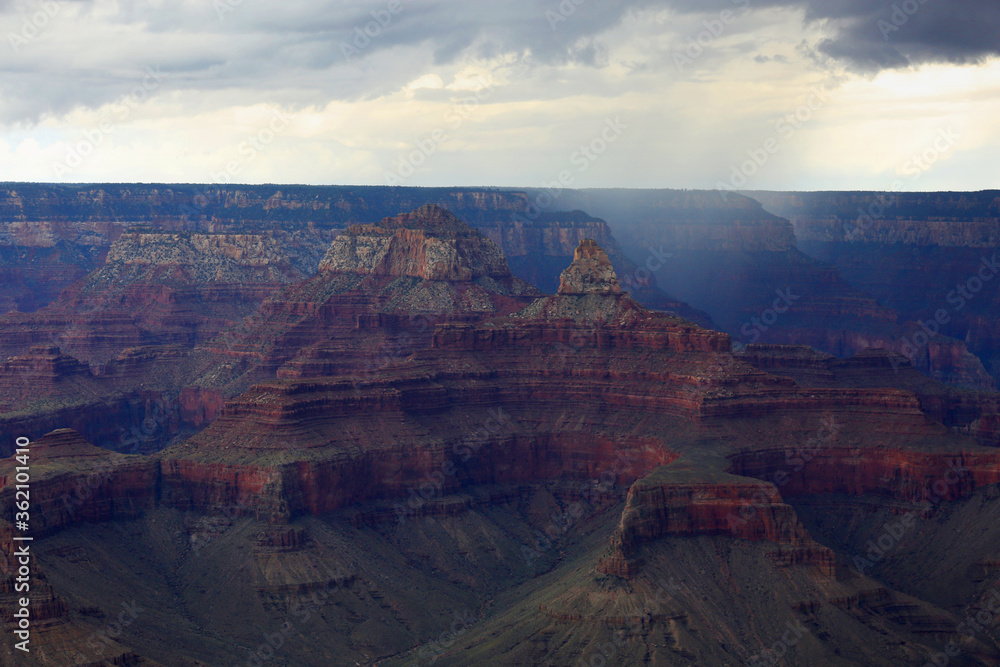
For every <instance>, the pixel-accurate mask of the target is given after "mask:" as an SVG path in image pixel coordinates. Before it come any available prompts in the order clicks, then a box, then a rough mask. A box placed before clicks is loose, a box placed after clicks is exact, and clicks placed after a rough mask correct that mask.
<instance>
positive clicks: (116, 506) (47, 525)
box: [0, 429, 158, 537]
mask: <svg viewBox="0 0 1000 667" xmlns="http://www.w3.org/2000/svg"><path fill="white" fill-rule="evenodd" d="M28 449H29V455H28V456H29V459H28V460H29V462H30V467H31V475H30V476H31V501H30V504H31V522H30V525H31V534H32V535H34V536H35V537H42V536H44V535H49V534H52V533H55V532H58V531H60V530H62V529H64V528H66V527H67V526H70V525H72V524H73V523H76V522H80V521H87V522H99V521H110V520H113V519H133V518H136V517H137V516H139V515H140V514H141V513H142V512H144V511H145V510H147V509H150V508H151V507H153V505H154V504H155V501H156V487H157V474H158V469H157V468H158V466H157V464H156V461H154V460H152V459H149V458H145V457H139V456H123V455H119V454H115V453H113V452H109V451H107V450H104V449H100V448H99V447H94V446H93V445H91V444H90V443H88V442H87V441H86V440H84V439H83V438H82V437H80V435H79V434H78V433H76V432H75V431H73V430H70V429H61V430H58V431H53V432H52V433H49V434H48V435H46V436H44V437H42V438H39V439H38V440H35V441H33V442H32V443H31V444H30V445H29V447H28ZM18 465H20V464H19V463H18V462H17V461H15V460H13V459H6V460H4V461H3V462H0V512H2V514H3V516H13V511H14V502H15V491H16V489H15V487H16V485H17V481H16V474H17V471H16V467H17V466H18Z"/></svg>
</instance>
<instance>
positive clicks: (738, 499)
mask: <svg viewBox="0 0 1000 667" xmlns="http://www.w3.org/2000/svg"><path fill="white" fill-rule="evenodd" d="M748 508H752V511H747V510H748ZM698 535H724V536H727V537H730V538H736V539H742V540H750V541H763V542H767V543H770V544H771V545H780V548H778V549H776V550H774V551H772V552H770V554H769V555H770V556H771V557H773V558H774V559H775V561H776V562H781V563H789V564H791V563H794V564H796V565H813V566H815V567H817V569H818V570H819V571H820V572H821V573H822V574H823V575H824V576H827V577H831V578H832V577H833V576H834V570H835V558H834V554H833V551H832V550H830V549H828V548H826V547H823V546H821V545H820V544H818V543H816V542H815V541H814V540H813V539H812V538H811V537H810V536H809V534H808V533H807V532H806V530H805V528H803V527H802V524H801V523H800V522H799V519H798V517H797V516H796V514H795V510H794V509H792V507H791V506H790V505H787V504H785V502H784V501H783V499H782V497H781V495H780V494H779V493H778V490H777V488H776V487H775V486H774V485H773V484H769V483H754V482H753V481H750V480H748V479H746V477H738V476H730V475H726V474H720V473H708V472H706V471H700V472H694V471H692V470H690V469H688V470H685V469H684V468H683V467H682V466H675V467H674V468H662V469H659V470H657V471H656V472H654V473H653V474H650V475H647V476H646V477H644V478H643V479H641V480H639V481H638V482H636V483H635V484H633V485H632V486H631V488H630V489H629V492H628V496H627V498H626V500H625V509H624V511H623V512H622V517H621V521H620V523H619V524H618V528H617V529H616V530H615V534H614V537H613V538H612V541H611V553H610V555H609V556H607V557H605V558H604V559H602V560H601V562H600V563H599V564H598V570H599V571H601V572H604V573H605V574H614V575H617V576H620V577H624V578H631V577H633V576H634V575H635V574H636V573H637V572H638V571H639V570H640V569H641V564H642V558H641V554H642V552H643V550H644V546H643V545H645V544H648V543H652V542H655V541H657V540H660V539H664V538H668V537H688V538H690V537H695V536H698Z"/></svg>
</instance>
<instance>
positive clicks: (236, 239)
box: [0, 186, 1000, 666]
mask: <svg viewBox="0 0 1000 667" xmlns="http://www.w3.org/2000/svg"><path fill="white" fill-rule="evenodd" d="M21 190H22V188H20V187H19V189H18V191H17V192H14V191H13V190H7V191H6V192H5V193H4V196H3V197H0V204H2V205H0V212H2V214H3V215H4V216H5V217H4V220H16V219H17V218H18V217H21V218H23V219H24V220H25V221H26V222H24V223H18V222H0V225H5V226H4V227H3V229H4V230H5V231H4V232H3V233H4V234H5V235H7V236H5V237H4V238H5V239H11V240H13V242H16V244H24V246H25V247H27V244H31V243H34V244H38V247H54V245H55V244H58V243H63V244H74V245H76V246H79V247H84V246H85V245H87V244H89V245H87V247H89V248H91V250H90V251H89V252H90V253H91V255H89V256H91V257H93V258H99V259H93V262H94V264H93V266H92V267H90V268H89V269H88V267H89V265H86V264H84V263H80V264H79V265H75V264H74V266H77V268H76V269H73V270H68V269H67V272H66V273H65V274H59V275H64V278H61V280H66V281H67V282H66V286H65V287H64V288H63V289H62V290H61V291H60V293H59V294H58V295H55V296H53V297H52V298H51V299H50V300H48V301H47V302H45V303H42V301H46V300H47V299H49V297H47V296H46V295H45V294H40V295H39V296H37V297H33V298H35V301H34V302H30V306H25V307H24V308H23V309H21V306H18V308H19V310H17V311H14V312H10V313H7V315H5V316H2V317H0V330H2V331H3V332H5V336H4V339H3V341H4V342H3V345H4V346H5V347H4V353H5V355H6V357H5V359H6V360H5V361H4V362H3V364H2V365H0V405H2V406H3V408H2V414H0V420H2V421H3V423H4V430H5V434H7V435H8V436H9V437H10V438H11V442H8V443H6V444H5V445H4V446H6V447H8V449H7V450H5V451H4V453H5V454H9V453H10V452H11V451H12V445H13V442H12V439H13V437H14V436H16V435H23V436H26V437H29V438H30V440H31V441H32V444H31V446H30V451H31V461H32V488H31V504H32V522H31V523H32V531H33V535H35V536H36V537H37V538H38V541H37V542H36V543H35V544H34V546H33V553H34V556H33V560H32V568H33V571H35V572H36V573H37V574H36V575H35V576H36V578H37V583H36V585H35V586H34V587H33V588H32V593H31V596H32V597H31V601H32V609H33V610H35V614H36V616H35V622H36V625H35V626H34V627H35V628H36V632H37V634H36V638H35V642H36V645H37V646H39V647H43V648H44V652H39V653H37V654H36V655H34V656H32V657H31V659H30V660H31V661H32V662H29V663H27V664H74V665H75V664H79V665H88V664H136V665H155V664H170V665H192V666H193V665H207V664H211V665H214V664H226V665H231V664H234V663H237V664H255V661H260V662H262V663H263V662H267V661H271V660H274V661H275V662H276V664H283V663H285V664H317V665H318V664H331V656H335V662H334V664H376V663H378V664H390V665H391V664H400V665H403V664H412V663H414V662H417V663H426V662H433V663H439V664H444V665H465V664H495V665H509V664H524V665H530V664H576V663H578V662H580V661H583V662H584V664H593V662H594V661H595V660H598V658H600V659H603V660H607V661H609V662H618V663H620V664H688V663H691V664H735V663H746V662H752V661H756V660H765V661H766V660H768V659H769V658H768V657H767V656H768V655H769V654H768V653H767V652H768V651H769V650H771V648H772V647H774V646H775V645H776V643H777V642H779V640H780V639H781V637H782V636H783V635H784V634H786V632H787V631H788V628H791V627H794V628H798V629H800V631H798V632H797V633H796V635H795V636H796V637H797V639H796V641H795V643H794V645H793V646H786V650H787V651H789V652H790V654H789V655H790V656H793V658H791V659H793V660H794V663H793V664H924V663H925V662H926V661H927V660H928V656H933V655H936V654H939V653H941V652H943V651H945V650H946V647H948V646H949V645H950V644H949V642H955V643H957V645H958V646H959V647H960V650H961V653H962V655H963V658H964V659H965V660H967V661H968V662H969V663H970V664H997V663H998V662H1000V644H998V643H997V642H996V641H995V639H994V638H993V637H992V635H991V634H990V633H988V632H982V633H977V634H974V635H973V636H962V637H961V638H960V639H956V638H957V637H958V636H959V635H958V632H959V629H958V628H959V627H960V624H961V623H962V621H963V619H964V618H965V617H966V616H967V615H969V614H970V613H975V612H977V611H979V610H981V609H986V608H987V604H988V601H989V600H990V596H991V595H992V594H993V592H994V591H995V590H996V589H997V586H998V584H1000V570H998V569H997V568H996V567H995V563H996V562H998V561H997V556H996V554H995V544H996V543H995V541H991V539H992V537H993V535H992V531H993V529H992V528H989V529H986V530H984V531H980V532H983V534H982V535H978V534H977V535H975V536H973V535H971V533H975V532H976V530H975V529H974V528H973V527H976V526H980V525H993V524H994V523H995V522H991V521H990V520H991V519H992V518H994V517H995V516H996V514H997V512H998V508H1000V504H998V503H1000V494H998V493H997V489H998V488H1000V486H998V485H1000V450H998V449H997V447H998V446H1000V399H998V396H1000V395H998V394H997V393H996V392H995V384H994V381H993V378H992V377H991V374H990V372H989V366H988V358H986V359H985V360H983V359H982V358H981V357H980V356H976V355H977V354H983V352H982V351H983V350H984V349H986V348H984V347H982V346H979V347H975V348H973V347H972V346H969V347H966V346H965V344H964V343H962V342H961V341H962V340H966V339H967V338H968V336H965V337H960V336H957V335H955V334H957V333H960V332H959V331H958V330H956V329H950V330H949V331H948V335H949V336H954V338H945V333H944V332H942V334H941V336H940V337H935V340H934V343H935V345H938V347H937V348H935V349H936V350H938V351H937V352H936V353H935V354H936V355H937V356H934V355H926V358H925V359H924V360H923V361H921V360H920V359H916V360H914V361H911V360H910V359H909V358H906V355H904V354H903V353H902V351H901V349H900V348H899V346H898V345H894V343H896V342H897V341H898V336H899V331H900V329H899V326H900V324H899V320H898V317H899V316H897V311H898V312H903V311H899V310H898V307H897V305H896V304H894V303H893V304H889V303H887V302H885V301H883V300H882V298H881V297H879V298H876V297H875V296H872V295H871V294H870V293H869V292H868V291H867V289H863V288H862V287H859V286H858V285H856V284H855V283H853V281H852V278H851V276H853V275H854V274H851V273H850V272H848V271H843V269H841V268H839V267H840V263H839V262H831V263H823V262H821V261H818V260H817V259H813V258H812V257H811V256H809V255H808V254H806V253H805V252H804V250H803V249H804V248H805V247H806V246H805V245H804V242H803V240H802V239H803V234H802V233H800V231H799V228H800V223H798V222H795V221H794V220H793V222H789V221H788V220H785V219H782V218H779V217H777V216H776V215H773V214H771V213H768V212H767V211H766V210H765V207H768V206H770V207H775V206H776V204H775V203H774V202H773V201H772V202H762V203H763V204H764V206H761V204H758V203H757V202H756V201H753V200H752V199H750V198H747V197H744V196H741V195H736V194H729V195H726V197H724V198H723V197H721V196H720V195H719V193H698V192H685V193H680V192H660V193H649V192H640V193H638V195H637V196H636V197H633V198H632V199H629V200H628V201H626V198H625V195H624V194H622V193H621V192H618V191H572V192H564V193H561V194H560V196H559V197H557V198H555V199H556V200H557V201H558V202H559V204H560V206H565V207H567V208H570V209H571V210H569V211H566V212H558V211H552V212H547V213H541V214H539V215H537V216H535V217H533V218H532V217H531V216H532V215H533V213H532V209H531V208H530V206H529V204H530V203H531V202H532V201H537V192H536V191H531V190H528V191H525V192H522V193H514V192H509V191H501V190H480V191H475V190H468V189H453V190H444V189H441V190H438V191H434V192H431V191H429V189H409V188H385V189H366V188H339V189H333V188H331V189H327V190H326V191H323V189H319V188H307V187H301V188H299V187H294V188H285V187H282V191H281V192H280V193H275V192H273V187H272V188H270V189H269V188H266V187H265V186H247V187H246V188H245V189H236V188H231V189H223V188H216V187H213V188H210V189H200V188H195V187H193V186H192V187H188V188H182V187H181V186H178V187H177V188H174V187H173V186H170V187H167V186H163V187H157V188H153V187H151V186H142V187H138V186H136V187H131V186H108V187H103V186H102V187H101V188H97V187H91V186H86V187H80V188H76V190H75V191H72V190H73V188H70V187H69V186H65V187H64V186H58V187H57V186H51V187H49V186H26V188H24V189H23V192H22V191H21ZM331 192H332V193H333V194H335V195H336V197H334V196H331ZM102 193H103V194H102ZM375 194H377V195H378V197H375V196H374V195H375ZM265 195H266V196H265ZM426 202H432V203H426ZM376 203H377V205H376ZM379 207H382V208H379ZM389 209H394V210H389ZM584 210H586V211H588V213H583V211H584ZM401 211H411V212H410V213H405V212H404V213H401ZM383 213H385V215H382V214H383ZM591 213H593V214H595V215H600V216H601V217H600V218H594V217H592V216H591ZM40 218H47V219H48V220H49V221H48V222H43V221H42V220H40ZM56 218H58V219H56ZM605 219H607V222H605ZM98 220H100V222H98ZM123 221H127V222H123ZM29 222H31V223H37V224H28V223H29ZM278 222H280V223H282V228H281V229H275V226H276V223H278ZM467 223H468V224H467ZM630 225H631V226H630ZM977 229H979V231H975V230H974V232H970V234H971V236H969V235H964V236H961V237H959V238H957V240H956V241H955V242H956V243H966V242H968V243H969V244H970V245H974V243H973V242H972V241H970V239H973V238H980V239H981V240H983V242H984V243H992V241H991V240H990V238H988V237H983V232H982V229H981V228H977ZM612 232H614V233H613V234H612ZM977 235H978V236H977ZM904 238H910V237H906V236H905V235H904ZM616 239H617V240H616ZM643 243H647V244H648V247H647V248H645V249H644V248H643V246H642V244H643ZM45 244H49V245H45ZM619 244H620V245H619ZM18 247H20V246H18ZM653 250H655V251H656V253H661V255H660V256H659V258H658V256H657V255H656V254H655V253H654V252H653ZM102 254H103V257H102ZM667 254H671V255H672V257H667V256H666V255H667ZM628 255H631V257H632V258H635V259H640V260H642V263H636V262H635V261H633V259H629V258H628ZM57 256H58V257H65V255H55V254H52V255H45V257H57ZM647 256H648V257H649V258H650V259H653V261H652V262H650V261H649V260H648V259H646V257H647ZM46 261H49V260H46ZM51 261H52V262H53V264H52V266H55V263H56V262H57V260H51ZM58 261H64V260H58ZM74 261H76V260H74ZM671 261H673V262H674V265H672V266H669V267H668V266H667V264H668V263H669V262H671ZM656 262H662V263H663V264H664V266H661V267H658V268H655V269H654V268H653V266H655V263H656ZM15 263H16V262H15ZM644 267H645V271H642V270H641V269H643V268H644ZM74 271H75V272H76V273H74ZM528 271H531V272H532V273H531V274H530V275H529V274H528V273H527V272H528ZM842 271H843V272H842ZM15 273H16V272H12V273H11V275H15ZM16 275H18V276H21V275H26V274H24V272H23V271H22V272H21V273H17V274H16ZM526 275H527V276H528V277H529V278H534V279H535V280H536V281H537V285H538V287H536V286H535V285H534V284H533V281H532V280H528V279H527V278H525V276H526ZM18 280H21V278H18ZM26 280H27V279H25V281H23V284H24V285H28V283H27V282H26ZM699 281H705V282H703V283H701V282H699ZM799 285H803V286H804V287H802V288H801V292H799V291H798V290H799V289H800V288H799ZM661 286H662V287H663V288H665V289H666V292H664V291H661V289H660V287H661ZM18 289H21V288H18ZM25 289H26V288H25ZM789 289H790V290H791V294H790V295H791V296H795V297H796V298H795V299H793V300H792V302H791V303H789V304H788V309H787V310H786V311H783V312H780V313H777V314H778V315H779V317H778V318H777V320H776V322H775V325H774V326H773V327H771V326H770V325H768V327H769V328H768V330H767V331H764V330H762V329H761V330H759V333H760V335H759V336H758V338H759V339H760V340H759V341H758V340H753V341H751V340H749V339H748V338H747V337H742V334H741V332H740V329H741V328H742V327H743V324H744V323H745V322H746V321H749V319H747V320H744V318H752V317H755V316H757V317H763V315H762V313H763V312H764V311H766V310H767V308H774V309H775V311H776V312H777V306H775V297H774V293H775V291H779V290H789ZM23 291H24V290H23V289H22V292H23ZM800 293H801V294H802V296H801V301H800V300H799V299H798V294H800ZM11 294H14V291H12V292H11ZM671 295H675V296H671ZM18 298H20V297H18ZM679 299H684V301H683V302H682V301H679ZM29 301H30V300H29ZM29 301H25V300H24V299H22V300H21V301H20V302H18V301H17V299H16V298H13V297H12V299H11V303H24V304H28V303H29ZM685 302H687V303H685ZM688 304H692V305H688ZM668 306H669V307H668ZM754 313H756V315H755V314H754ZM983 317H984V318H988V316H987V315H984V316H983ZM994 319H995V318H994ZM764 321H766V320H764ZM779 323H780V324H779ZM716 327H718V328H719V329H721V330H715V328H716ZM741 337H742V339H741ZM931 357H933V358H931ZM25 387H31V388H32V391H31V392H25V391H24V388H25ZM95 444H100V445H103V446H102V447H95V446H94V445H95ZM112 450H117V451H112ZM16 466H17V463H16V461H15V460H14V459H4V460H2V461H0V482H2V484H0V507H3V509H4V511H3V517H4V518H3V519H0V532H2V533H3V537H4V538H5V539H4V540H3V542H2V544H3V546H2V547H0V552H2V554H3V557H2V558H0V575H2V577H3V582H4V583H3V584H2V585H0V598H2V599H3V601H4V609H5V610H6V609H8V608H13V607H12V606H11V605H12V604H13V600H14V596H15V594H14V589H13V581H14V573H15V572H16V571H17V564H16V561H15V559H14V555H13V553H12V551H11V550H10V549H8V548H7V546H8V545H10V544H12V542H11V541H10V537H11V536H12V535H13V534H14V533H15V532H16V529H15V527H14V526H13V525H12V524H11V523H9V521H8V517H10V516H11V515H12V514H13V511H14V508H13V504H14V503H15V486H16V484H15V475H14V470H15V469H16ZM956 531H964V532H962V534H969V537H968V538H967V539H969V540H970V547H969V548H968V549H952V550H951V551H949V552H948V553H947V554H940V547H938V546H936V545H940V544H947V543H949V541H950V540H951V538H950V537H949V536H951V535H954V534H955V533H956ZM885 535H888V536H889V538H887V539H889V541H890V542H891V545H890V546H889V547H888V548H882V547H881V546H878V548H876V549H875V551H872V549H871V548H870V547H869V546H868V545H867V543H868V542H869V541H871V542H874V543H875V544H876V545H882V544H883V542H885V540H883V537H884V536H885ZM936 549H937V551H936ZM935 553H937V554H939V556H938V561H936V562H934V561H931V560H930V559H931V556H930V555H929V554H935ZM922 572H934V573H935V574H934V576H920V573H922ZM943 582H944V583H943ZM129 610H131V611H133V612H134V613H135V615H134V616H130V615H129V613H130V611H129ZM116 619H117V620H116ZM126 621H127V622H126ZM133 621H134V622H133ZM12 622H13V618H12V617H10V616H4V617H3V619H2V623H3V625H4V631H5V632H9V628H10V627H11V624H12ZM115 624H117V625H115ZM112 626H114V627H115V628H116V630H117V631H116V632H115V633H109V632H108V628H110V627H112ZM5 650H8V648H7V647H5ZM12 655H13V654H11V653H10V652H9V650H8V653H7V654H6V655H4V658H5V659H13V658H12ZM102 661H103V663H102Z"/></svg>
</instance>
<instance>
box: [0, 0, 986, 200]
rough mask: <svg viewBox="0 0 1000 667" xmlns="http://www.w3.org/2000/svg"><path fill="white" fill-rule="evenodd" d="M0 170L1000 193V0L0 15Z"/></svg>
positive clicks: (121, 8)
mask: <svg viewBox="0 0 1000 667" xmlns="http://www.w3.org/2000/svg"><path fill="white" fill-rule="evenodd" d="M0 36H3V43H2V44H0V181H40V182H168V183H220V184H222V183H305V184H370V185H382V184H389V185H413V186H431V185H436V186H458V185H468V186H511V187H539V186H554V185H560V186H563V187H635V188H696V189H702V188H729V189H753V190H757V189H772V190H880V191H884V190H890V189H896V190H899V189H903V190H923V191H926V190H981V189H992V188H1000V160H998V159H997V152H998V151H997V149H998V148H1000V57H998V55H1000V2H998V1H997V0H660V1H656V0H634V1H631V0H624V1H620V2H599V1H597V0H548V1H544V0H540V1H528V0H525V1H521V0H492V1H489V2H487V1H483V0H374V1H370V2H369V1H360V0H355V1H346V0H345V1H320V0H316V1H306V0H281V1H280V2H276V1H275V0H270V1H268V2H265V1H264V0H144V1H139V0H0Z"/></svg>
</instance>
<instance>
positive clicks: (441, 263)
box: [320, 204, 510, 282]
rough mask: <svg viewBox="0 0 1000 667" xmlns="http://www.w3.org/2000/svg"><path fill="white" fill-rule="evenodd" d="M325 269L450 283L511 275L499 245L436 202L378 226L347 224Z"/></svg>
mask: <svg viewBox="0 0 1000 667" xmlns="http://www.w3.org/2000/svg"><path fill="white" fill-rule="evenodd" d="M320 269H321V270H322V271H330V272H349V273H358V274H361V275H373V276H396V277H400V276H411V277H414V278H422V279H423V280H444V281H451V282H469V281H472V280H475V279H476V278H482V277H490V278H509V277H510V269H509V268H508V267H507V261H506V259H505V258H504V255H503V253H502V252H501V251H500V248H498V247H497V246H496V245H495V244H494V243H493V242H492V241H490V240H489V239H487V238H486V237H484V236H483V235H482V234H481V233H480V232H478V231H476V230H474V229H472V228H471V227H469V226H468V225H466V224H465V223H463V222H462V221H461V220H459V219H458V218H456V217H455V216H454V215H453V214H452V213H450V212H448V211H446V210H445V209H443V208H441V207H439V206H434V205H431V204H428V205H425V206H422V207H420V208H418V209H417V210H415V211H413V212H412V213H406V214H403V215H399V216H397V217H395V218H386V219H385V220H383V221H382V222H380V223H379V224H378V225H356V226H353V227H350V228H348V229H347V230H346V231H345V233H343V234H341V235H340V236H338V237H337V239H336V240H334V242H333V244H332V245H331V246H330V249H329V250H328V251H327V253H326V256H325V257H324V258H323V261H322V262H320Z"/></svg>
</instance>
